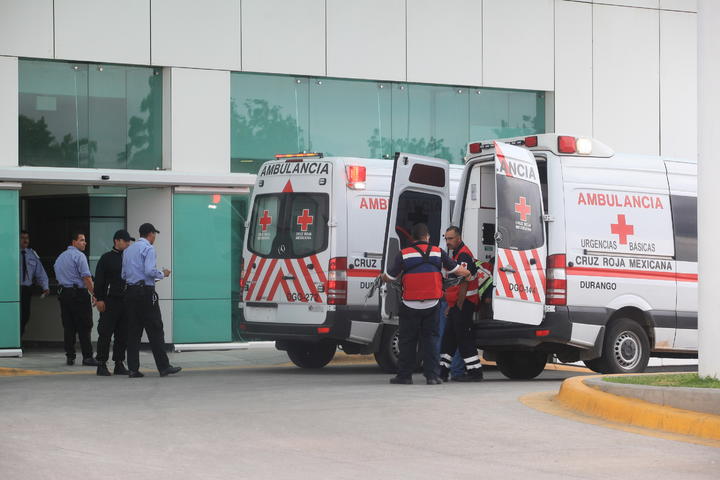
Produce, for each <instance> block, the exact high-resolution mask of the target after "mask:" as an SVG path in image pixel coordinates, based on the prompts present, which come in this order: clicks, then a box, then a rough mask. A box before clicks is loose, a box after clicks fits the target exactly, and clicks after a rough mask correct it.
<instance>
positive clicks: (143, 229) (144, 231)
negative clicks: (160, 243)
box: [140, 223, 160, 237]
mask: <svg viewBox="0 0 720 480" xmlns="http://www.w3.org/2000/svg"><path fill="white" fill-rule="evenodd" d="M153 232H155V233H160V230H158V229H157V228H155V227H154V226H153V224H152V223H143V224H142V225H140V236H141V237H146V236H147V235H148V234H149V233H153Z"/></svg>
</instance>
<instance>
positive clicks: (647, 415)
mask: <svg viewBox="0 0 720 480" xmlns="http://www.w3.org/2000/svg"><path fill="white" fill-rule="evenodd" d="M594 378H601V376H599V375H598V376H592V377H573V378H568V379H567V380H565V381H564V382H563V383H562V385H561V387H560V392H559V393H558V395H557V400H558V401H559V402H560V403H562V404H563V405H564V406H566V407H568V408H571V409H573V410H576V411H579V412H582V413H584V414H586V415H590V416H593V417H598V418H602V419H605V420H609V421H612V422H617V423H624V424H628V425H634V426H637V427H643V428H650V429H654V430H662V431H665V432H670V433H677V434H681V435H691V436H695V437H700V438H704V439H709V440H720V415H712V414H708V413H699V412H693V411H690V410H682V409H679V408H674V407H666V406H661V405H657V404H654V403H650V402H646V401H644V400H638V399H635V398H627V397H621V396H618V395H613V394H611V393H607V392H603V391H601V390H597V389H595V388H592V387H589V386H588V385H586V384H585V380H588V379H594Z"/></svg>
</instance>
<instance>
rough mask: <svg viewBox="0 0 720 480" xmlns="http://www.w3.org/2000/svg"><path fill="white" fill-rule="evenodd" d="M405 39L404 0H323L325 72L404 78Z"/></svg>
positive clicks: (381, 77) (330, 73)
mask: <svg viewBox="0 0 720 480" xmlns="http://www.w3.org/2000/svg"><path fill="white" fill-rule="evenodd" d="M410 1H412V0H410ZM405 43H406V40H405V0H363V1H350V0H327V74H328V76H331V77H346V78H370V79H379V80H405V79H406V69H405V48H406V45H405Z"/></svg>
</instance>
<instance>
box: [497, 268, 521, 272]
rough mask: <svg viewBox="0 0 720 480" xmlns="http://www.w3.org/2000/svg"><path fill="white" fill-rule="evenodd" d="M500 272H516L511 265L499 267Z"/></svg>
mask: <svg viewBox="0 0 720 480" xmlns="http://www.w3.org/2000/svg"><path fill="white" fill-rule="evenodd" d="M500 271H501V272H507V273H517V272H516V271H515V269H514V268H512V267H500Z"/></svg>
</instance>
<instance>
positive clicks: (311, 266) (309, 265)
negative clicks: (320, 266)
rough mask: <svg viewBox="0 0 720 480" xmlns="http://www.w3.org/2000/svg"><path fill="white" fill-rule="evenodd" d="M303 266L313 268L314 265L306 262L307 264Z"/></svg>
mask: <svg viewBox="0 0 720 480" xmlns="http://www.w3.org/2000/svg"><path fill="white" fill-rule="evenodd" d="M305 266H306V267H307V268H308V269H309V270H312V269H313V268H315V265H313V264H312V263H308V264H307V265H305Z"/></svg>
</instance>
